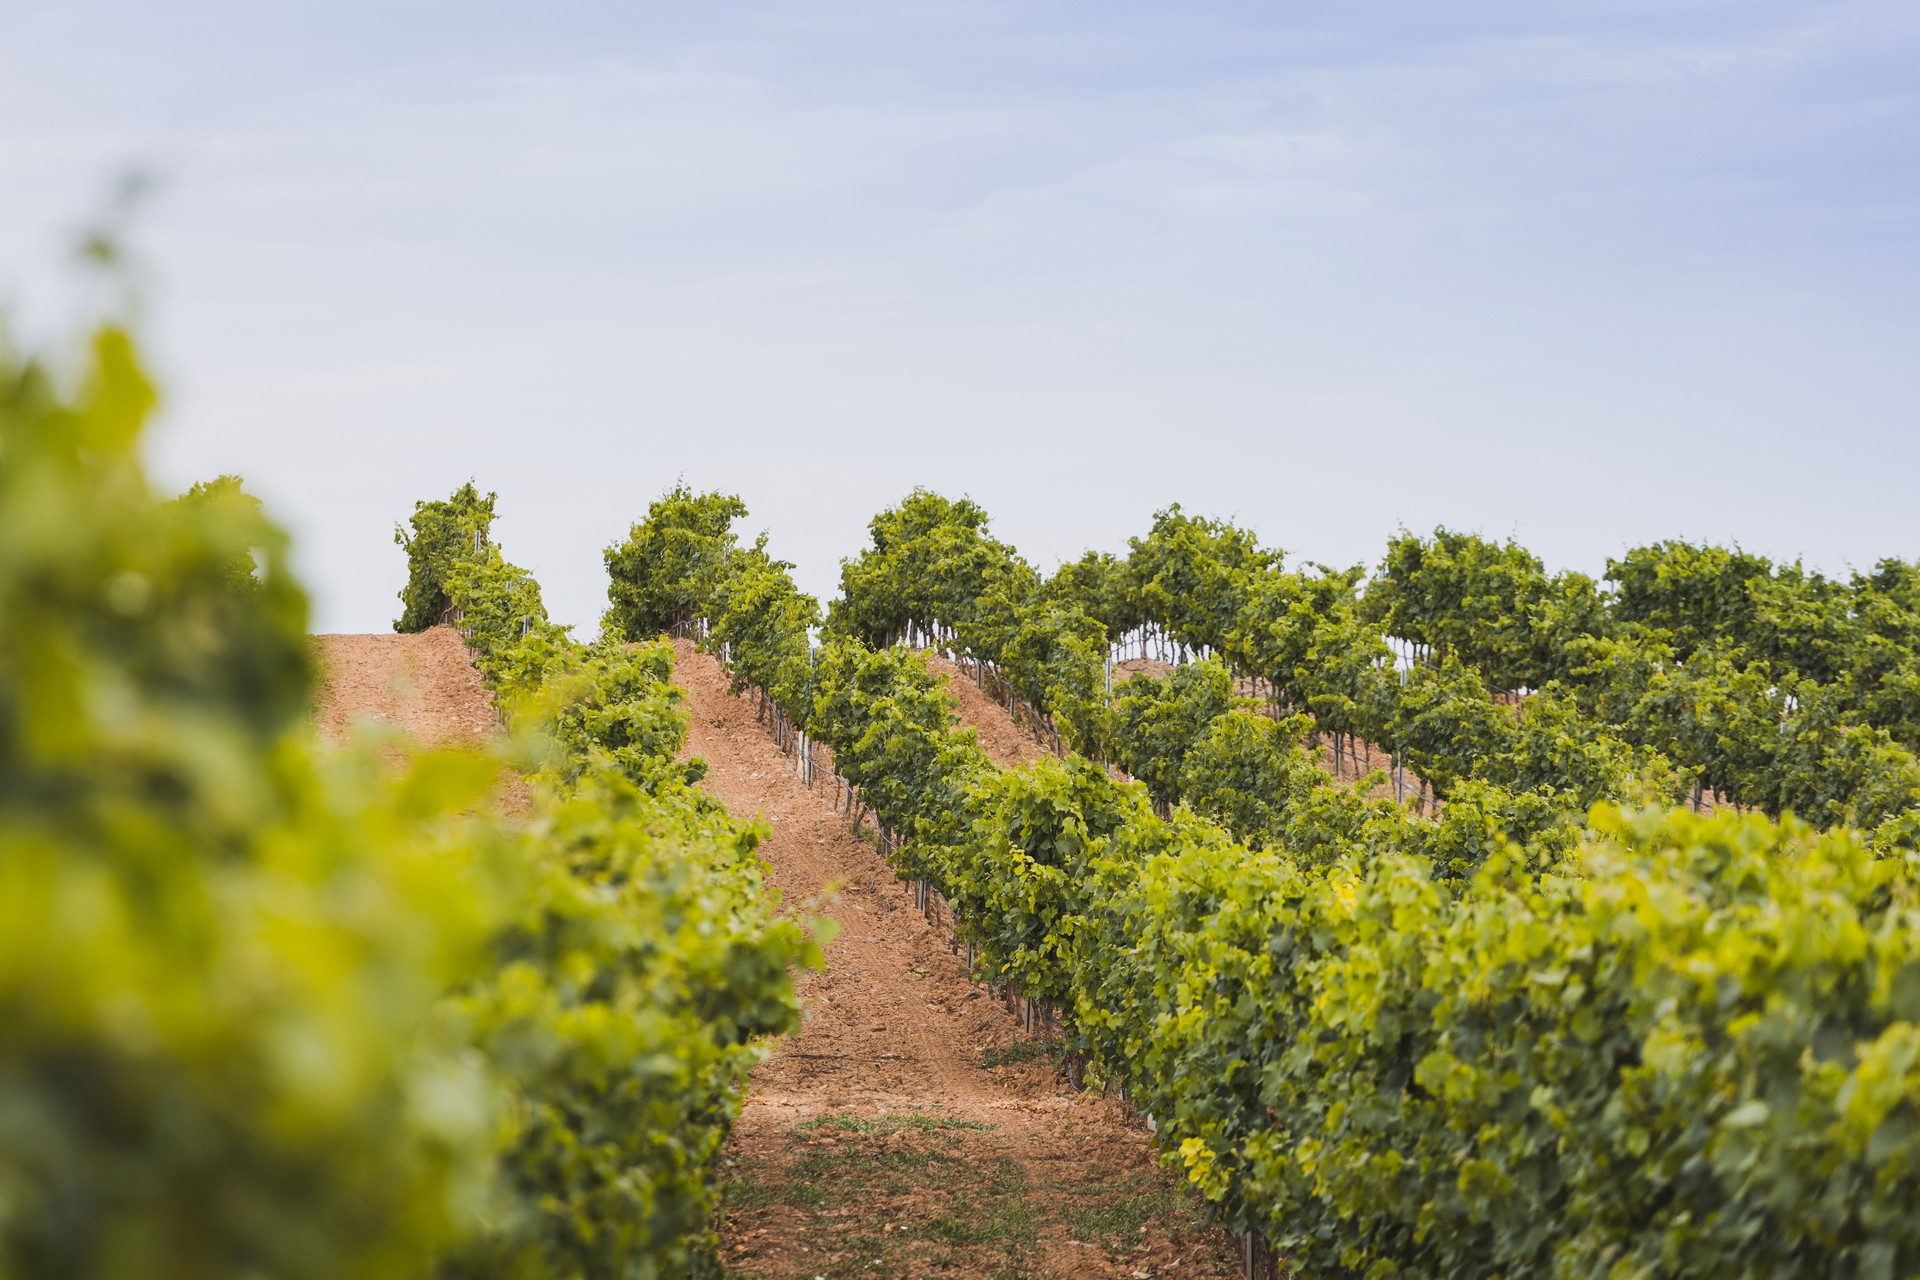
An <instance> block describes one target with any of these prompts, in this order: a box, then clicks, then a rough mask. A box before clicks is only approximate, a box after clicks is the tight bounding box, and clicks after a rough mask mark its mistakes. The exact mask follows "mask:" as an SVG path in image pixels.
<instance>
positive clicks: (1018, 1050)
mask: <svg viewBox="0 0 1920 1280" xmlns="http://www.w3.org/2000/svg"><path fill="white" fill-rule="evenodd" d="M1066 1053H1067V1046H1066V1045H1065V1044H1064V1043H1063V1042H1061V1041H1059V1040H1015V1041H1014V1042H1013V1043H1012V1044H1007V1045H1001V1046H1000V1047H998V1048H990V1049H988V1050H986V1051H985V1052H984V1053H982V1054H981V1055H980V1065H982V1066H984V1067H986V1068H988V1069H989V1070H991V1069H993V1068H995V1067H1011V1066H1017V1065H1019V1064H1020V1063H1023V1062H1041V1061H1045V1062H1059V1061H1060V1060H1061V1059H1062V1058H1064V1057H1066Z"/></svg>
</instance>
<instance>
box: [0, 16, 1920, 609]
mask: <svg viewBox="0 0 1920 1280" xmlns="http://www.w3.org/2000/svg"><path fill="white" fill-rule="evenodd" d="M0 31H4V33H5V38H4V39H0V301H4V303H5V305H6V306H7V309H8V310H10V311H11V312H12V313H13V315H14V316H15V323H16V327H19V328H24V329H26V330H27V331H28V332H29V333H42V332H47V331H51V330H54V329H57V327H58V321H59V319H60V318H61V317H62V316H64V315H67V314H70V312H71V309H72V300H73V298H74V296H75V290H74V287H73V284H72V281H71V279H70V278H63V277H62V276H61V275H60V274H58V273H55V272H50V271H49V270H48V269H47V264H48V263H49V262H50V261H52V260H54V258H55V257H56V255H57V254H58V253H59V252H60V251H61V249H62V247H63V246H64V244H65V243H66V242H67V240H68V239H69V238H70V234H69V233H70V231H71V229H72V228H73V227H74V226H76V225H77V224H79V223H80V222H82V221H83V220H84V219H85V217H86V215H87V214H88V212H89V211H90V210H92V209H94V208H96V207H98V206H99V204H100V203H101V196H102V193H103V192H104V191H105V190H106V189H107V188H108V186H109V185H110V179H111V178H112V176H113V175H114V174H116V173H118V172H122V171H124V170H126V169H127V168H128V167H129V166H140V167H144V168H145V169H147V170H149V171H150V172H152V173H154V174H155V175H156V176H157V177H158V179H159V190H158V193H157V195H156V197H155V198H154V199H153V200H152V202H151V203H150V205H149V207H148V209H147V211H146V213H145V214H144V215H143V216H142V218H141V219H140V222H139V224H138V234H137V243H138V246H139V248H140V250H141V253H142V257H143V261H144V264H145V279H146V281H147V283H146V287H145V303H146V313H147V316H148V321H149V325H148V327H149V330H150V332H151V334H152V336H153V338H154V349H155V353H156V356H157V359H158V363H159V365H160V367H161V370H162V372H163V374H164V376H165V378H166V382H167V385H168V387H169V388H170V391H171V399H170V403H169V408H168V411H167V415H166V418H165V421H164V423H163V425H162V428H161V431H160V433H159V437H158V442H157V443H158V450H157V458H158V464H159V466H160V469H161V471H162V473H163V474H164V475H165V476H166V477H168V478H169V479H171V480H173V481H176V482H179V483H182V484H184V483H185V482H188V481H190V480H192V479H194V478H198V477H200V476H204V475H207V474H212V473H215V472H219V471H241V472H243V473H245V474H246V475H247V476H248V478H249V480H250V481H251V483H252V484H253V486H254V487H255V488H256V489H258V490H259V491H260V492H262V493H263V494H264V495H265V496H267V498H268V499H269V500H270V501H271V502H272V503H273V505H274V507H275V508H276V510H277V511H278V512H279V513H280V514H281V515H282V517H283V518H284V519H286V520H287V521H288V522H289V523H291V524H292V525H293V526H294V527H295V529H296V530H297V532H298V533H299V535H300V537H301V539H302V546H303V561H304V563H305V565H306V567H307V571H308V574H309V577H310V580H311V581H312V584H313V586H314V588H315V591H316V593H317V595H318V598H319V601H320V605H321V608H320V614H319V618H318V624H319V625H320V626H321V627H322V628H323V629H329V630H372V629H380V628H384V627H385V626H386V625H387V624H388V622H389V621H390V619H391V618H392V617H393V616H394V614H395V613H396V611H397V605H396V603H395V601H394V599H393V594H394V592H395V591H396V590H397V589H398V586H399V583H400V578H401V574H402V566H401V562H400V558H399V553H398V551H397V550H396V549H395V548H393V547H392V546H391V545H390V541H389V539H390V529H391V526H392V523H393V521H394V520H395V519H396V518H399V517H402V516H404V514H405V513H406V511H407V510H408V509H409V508H410V507H411V503H412V500H413V499H414V498H416V497H422V496H440V495H444V494H445V493H446V492H447V491H448V490H449V489H451V488H452V487H453V486H454V485H455V484H457V483H459V482H460V481H462V480H465V479H466V478H467V477H469V476H472V477H473V478H475V479H476V480H477V481H478V482H479V483H480V484H481V485H482V486H483V487H488V488H493V489H497V490H498V491H499V492H500V496H501V506H502V509H503V511H504V512H505V518H504V519H503V521H502V523H501V526H500V533H501V536H502V538H503V540H504V541H505V542H506V544H507V547H508V550H509V553H510V554H512V555H513V556H514V557H515V558H516V559H518V560H520V561H521V562H523V563H525V564H527V565H528V566H529V567H531V568H532V569H534V570H535V571H536V572H537V573H538V574H539V576H540V578H541V580H542V581H543V583H545V584H546V586H547V590H548V598H549V602H550V604H551V605H552V607H553V609H554V612H555V614H556V616H558V617H560V618H561V619H562V620H563V621H569V622H575V623H579V624H582V625H583V629H584V630H587V631H591V627H592V623H593V621H594V619H595V618H596V617H597V614H598V611H599V608H600V606H601V603H602V592H603V588H604V579H603V576H602V573H601V569H600V560H599V551H600V548H601V547H602V546H604V545H605V544H606V543H607V542H608V541H610V540H612V539H613V538H615V537H617V536H619V535H620V534H621V533H622V532H623V531H624V529H625V527H626V525H627V523H628V522H629V521H630V520H632V519H633V518H635V517H636V516H637V515H638V514H639V513H640V512H641V511H642V510H643V509H644V508H645V506H646V503H647V501H648V500H649V499H650V498H652V497H653V496H654V495H656V494H657V493H658V492H660V491H661V490H662V489H663V488H665V487H666V486H668V485H670V484H671V483H672V482H673V480H674V479H675V477H676V476H680V475H684V476H685V477H686V478H687V480H688V481H690V482H691V483H693V484H696V485H699V486H703V487H706V486H721V487H725V488H729V489H732V490H736V491H738V492H740V493H741V494H742V495H743V496H744V497H745V498H746V500H747V502H748V504H749V505H750V506H751V507H752V508H753V512H754V524H755V526H756V527H759V526H765V527H768V528H770V529H771V530H772V531H773V537H774V546H775V548H776V549H777V550H779V551H780V552H781V553H783V554H785V555H786V556H787V557H788V558H790V559H793V560H796V561H798V562H799V564H800V577H801V578H802V580H803V582H805V583H806V584H807V585H809V586H810V587H812V588H814V589H816V590H820V591H822V592H823V593H827V592H830V591H831V588H832V583H833V581H834V576H835V572H836V566H837V561H838V558H839V557H840V556H842V555H845V554H849V553H851V552H853V551H855V550H857V549H858V547H859V545H860V544H861V542H862V541H863V540H864V524H865V521H866V520H867V518H868V517H869V516H870V515H871V514H872V513H873V512H874V511H875V510H877V509H879V508H880V507H882V506H884V505H887V504H889V503H891V502H893V501H894V500H896V499H897V498H899V497H900V496H901V495H902V494H903V493H904V492H905V491H906V490H907V489H908V488H910V487H911V486H913V485H915V484H926V485H929V486H932V487H935V488H939V489H941V490H943V491H946V492H949V493H955V494H957V493H961V492H965V493H969V494H971V495H972V496H973V497H974V498H975V499H977V500H979V501H981V502H983V503H984V504H986V506H987V507H988V509H989V510H990V511H992V512H993V513H994V516H995V527H996V529H997V530H998V531H999V532H1000V533H1001V535H1002V536H1005V537H1007V538H1009V539H1011V540H1012V541H1014V542H1015V543H1016V544H1017V545H1019V546H1020V547H1021V548H1022V549H1023V550H1024V551H1026V552H1027V553H1028V554H1029V555H1030V556H1031V557H1032V558H1034V559H1035V560H1036V561H1038V562H1040V563H1041V564H1042V565H1043V566H1049V565H1051V564H1052V563H1053V562H1054V561H1056V560H1058V559H1059V558H1061V557H1064V556H1072V555H1076V554H1078V553H1079V552H1080V551H1081V550H1082V549H1083V548H1085V547H1087V546H1102V547H1110V548H1116V549H1118V548H1121V547H1123V546H1124V541H1125V538H1126V536H1127V535H1128V534H1130V533H1138V532H1143V531H1144V530H1145V528H1146V526H1147V524H1148V522H1149V519H1150V517H1151V513H1152V512H1153V510H1154V509H1155V508H1156V507H1159V506H1163V505H1165V504H1166V503H1169V502H1173V501H1179V502H1181V503H1183V504H1184V505H1186V506H1187V508H1188V509H1189V510H1195V511H1204V512H1209V513H1214V514H1219V515H1228V516H1234V517H1236V518H1238V519H1240V520H1243V521H1245V522H1248V523H1251V524H1253V525H1254V526H1255V527H1257V528H1258V529H1259V531H1260V532H1261V534H1262V535H1263V536H1264V537H1265V538H1267V539H1268V540H1269V541H1271V542H1274V543H1277V544H1279V545H1281V546H1284V547H1286V548H1288V549H1289V550H1290V551H1292V552H1294V553H1296V554H1298V555H1301V556H1305V557H1308V558H1314V559H1321V560H1327V561H1334V562H1341V563H1347V562H1353V561H1357V560H1372V559H1373V558H1374V557H1375V556H1377V554H1378V552H1379V550H1380V547H1381V545H1382V543H1383V542H1384V540H1385V539H1386V537H1387V536H1388V535H1389V534H1390V533H1391V532H1392V531H1393V530H1394V529H1395V528H1396V527H1397V526H1398V525H1399V524H1401V523H1405V524H1406V525H1408V526H1410V527H1413V528H1416V529H1425V528H1430V527H1431V526H1432V525H1434V524H1435V523H1437V522H1445V523H1448V524H1451V525H1454V526H1456V527H1461V528H1470V529H1477V530H1480V531H1482V532H1485V533H1488V534H1493V535H1502V536H1503V535H1506V534H1509V533H1511V534H1514V535H1516V536H1518V537H1519V538H1520V539H1521V540H1522V541H1524V542H1526V543H1527V544H1528V545H1530V546H1532V547H1534V548H1535V549H1536V550H1538V551H1539V552H1541V553H1542V554H1543V555H1544V556H1545V557H1546V558H1547V559H1548V561H1549V562H1550V563H1551V564H1553V565H1555V566H1556V567H1562V566H1565V567H1578V568H1583V569H1587V570H1589V571H1596V572H1597V571H1598V570H1599V569H1600V567H1601V565H1602V562H1603V561H1604V559H1605V557H1606V556H1607V555H1609V554H1614V553H1617V552H1619V551H1620V550H1621V549H1622V548H1624V547H1625V546H1628V545H1631V544H1634V543H1637V542H1643V541H1647V540H1651V539H1654V538H1658V537H1665V536H1673V535H1683V536H1691V537H1697V538H1713V539H1722V540H1733V539H1737V540H1739V541H1741V542H1742V543H1743V544H1745V545H1747V546H1749V547H1751V548H1753V549H1756V550H1761V551H1765V552H1768V553H1770V554H1776V555H1788V556H1791V555H1794V554H1805V555H1806V556H1807V558H1808V559H1809V560H1810V561H1812V562H1814V563H1816V564H1818V565H1821V566H1823V567H1826V568H1829V569H1835V570H1844V569H1845V567H1846V566H1848V565H1849V564H1859V565H1864V564H1867V563H1870V562H1871V561H1872V560H1874V559H1875V558H1877V557H1879V556H1882V555H1901V556H1906V557H1913V556H1916V555H1920V519H1917V518H1916V515H1915V512H1914V507H1913V503H1912V494H1913V490H1914V481H1915V475H1916V464H1917V463H1920V442H1917V441H1920V429H1917V428H1920V420H1917V419H1920V357H1916V354H1915V353H1916V350H1917V349H1920V344H1917V343H1916V338H1920V288H1916V286H1917V285H1920V253H1917V252H1916V232H1920V163H1917V162H1920V6H1916V5H1914V4H1912V3H1900V4H1893V3H1861V4H1834V5H1812V4H1786V3H1765V2H1760V3H1740V4H1735V3H1684V2H1676V0H1666V2H1663V3H1658V4H1655V3H1644V4H1598V3H1591V4H1564V5H1540V4H1518V3H1514V4H1503V3H1483V4H1455V5H1444V6H1436V5H1431V4H1416V3H1390V4H1389V3H1381V4H1368V3H1344V4H1338V5H1334V4H1322V5H1311V6H1277V5H1253V4H1245V5H1240V4H1187V5H1180V6H1172V5H1139V4H1125V3H1102V4H1068V3H1060V4H989V3H980V4H907V3H893V4H858V3H823V4H785V5H749V4H735V5H704V6H698V5H684V4H683V5H673V6H667V5H650V4H622V5H612V4H606V5H596V4H544V5H537V6H535V5H523V6H503V5H474V4H457V5H456V4H451V3H448V4H434V5H408V4H404V3H387V4H381V5H372V4H361V3H333V4H329V5H326V6H320V5H271V6H268V5H259V4H237V3H236V4H206V3H175V4H168V5H159V4H131V3H128V4H117V5H116V4H107V3H91V2H88V0H68V2H67V3H62V4H57V5H55V4H41V3H38V0H29V3H26V4H25V5H24V6H23V5H22V4H21V3H19V0H15V2H14V3H12V4H8V5H6V6H5V9H4V11H0Z"/></svg>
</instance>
